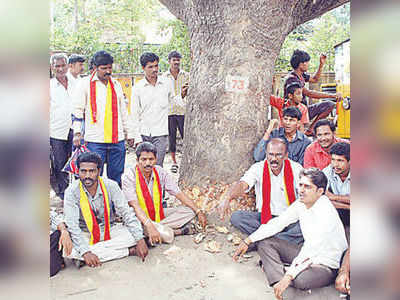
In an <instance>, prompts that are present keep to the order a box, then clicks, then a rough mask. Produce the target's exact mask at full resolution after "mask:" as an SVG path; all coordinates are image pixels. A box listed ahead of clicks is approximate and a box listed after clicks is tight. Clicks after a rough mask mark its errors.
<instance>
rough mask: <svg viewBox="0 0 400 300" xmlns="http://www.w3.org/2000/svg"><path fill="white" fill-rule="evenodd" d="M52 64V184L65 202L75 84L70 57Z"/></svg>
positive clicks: (57, 56) (58, 58) (52, 60)
mask: <svg viewBox="0 0 400 300" xmlns="http://www.w3.org/2000/svg"><path fill="white" fill-rule="evenodd" d="M50 64H51V67H52V68H53V71H54V73H55V77H54V78H52V79H51V80H50V126H49V127H50V128H49V129H50V157H51V165H52V168H51V173H50V183H51V187H52V188H53V190H54V192H55V193H56V194H57V196H58V197H60V198H61V199H64V191H65V189H66V188H67V186H68V174H67V173H64V172H62V171H61V170H62V169H63V167H64V165H65V164H66V162H67V160H68V158H69V157H70V156H71V151H72V130H71V125H72V119H71V112H72V100H71V94H72V84H71V83H70V81H69V80H68V78H67V76H66V74H67V70H68V65H67V56H66V55H65V54H54V55H53V56H52V57H51V58H50Z"/></svg>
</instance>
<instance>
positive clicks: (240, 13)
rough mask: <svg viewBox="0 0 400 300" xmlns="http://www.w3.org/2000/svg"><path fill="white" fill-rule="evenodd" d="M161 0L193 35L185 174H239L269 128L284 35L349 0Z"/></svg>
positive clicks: (186, 178)
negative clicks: (272, 93)
mask: <svg viewBox="0 0 400 300" xmlns="http://www.w3.org/2000/svg"><path fill="white" fill-rule="evenodd" d="M160 2H161V3H163V4H164V5H165V6H166V7H167V8H168V9H169V10H170V11H171V12H172V13H173V14H174V15H175V16H176V17H177V18H179V19H181V20H182V21H183V22H185V23H186V24H187V26H188V29H189V32H190V37H191V48H192V49H191V50H192V68H191V71H190V78H191V80H190V87H189V95H188V102H189V103H188V105H187V109H186V117H185V139H184V157H183V161H182V166H181V174H180V182H181V183H182V182H184V184H185V185H189V186H191V185H203V184H205V183H206V182H207V181H208V180H213V181H214V180H215V181H217V182H221V181H222V182H232V181H234V180H237V179H239V177H240V176H241V175H242V174H243V172H244V171H245V170H246V169H247V168H248V167H249V166H250V165H251V164H252V163H253V159H252V151H253V149H254V147H255V145H256V143H257V141H258V140H259V139H260V138H261V137H262V135H263V133H264V131H265V129H266V126H267V123H268V120H267V111H268V105H269V95H270V93H271V89H272V86H271V85H272V76H273V72H274V64H275V60H276V58H277V57H278V55H279V51H280V49H281V46H282V43H283V42H284V39H285V37H286V36H287V35H288V34H289V33H290V32H291V31H292V30H293V29H294V28H295V27H296V26H298V25H300V24H302V23H304V22H306V21H308V20H311V19H313V18H316V17H318V16H320V15H322V14H323V13H325V12H327V11H329V10H331V9H333V8H335V7H337V6H340V5H342V4H343V3H346V2H348V0H285V1H282V0H253V1H244V0H160ZM178 50H179V49H178Z"/></svg>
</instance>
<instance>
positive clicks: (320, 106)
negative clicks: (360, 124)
mask: <svg viewBox="0 0 400 300" xmlns="http://www.w3.org/2000/svg"><path fill="white" fill-rule="evenodd" d="M335 105H336V104H335V102H333V101H329V100H326V101H323V102H320V103H315V104H311V105H309V106H308V116H309V119H310V121H312V119H314V118H315V117H316V116H319V115H320V114H322V113H324V112H328V111H329V113H330V112H331V111H332V110H333V109H334V108H335Z"/></svg>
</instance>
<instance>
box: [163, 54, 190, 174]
mask: <svg viewBox="0 0 400 300" xmlns="http://www.w3.org/2000/svg"><path fill="white" fill-rule="evenodd" d="M181 58H182V55H181V54H180V53H179V52H177V51H172V52H171V53H170V54H168V63H169V66H170V68H169V70H168V71H167V72H165V73H164V76H165V77H166V78H169V79H171V81H172V83H173V89H174V97H175V98H177V101H176V100H175V101H174V102H173V103H170V105H169V115H168V133H169V151H170V152H171V158H172V162H173V165H172V167H171V171H172V172H173V173H176V172H177V171H178V165H177V163H176V157H175V152H176V131H177V129H179V132H180V134H181V137H182V139H183V128H184V122H185V115H184V114H185V105H184V102H183V99H184V98H185V97H186V95H187V91H188V87H189V85H188V84H189V74H188V73H186V72H185V71H183V70H181V69H180V64H181ZM180 102H182V104H183V105H178V104H177V103H180Z"/></svg>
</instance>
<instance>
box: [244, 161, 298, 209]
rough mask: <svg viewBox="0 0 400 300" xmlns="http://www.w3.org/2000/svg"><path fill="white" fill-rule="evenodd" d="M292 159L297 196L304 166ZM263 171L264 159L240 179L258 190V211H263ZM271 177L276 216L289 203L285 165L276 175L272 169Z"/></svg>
mask: <svg viewBox="0 0 400 300" xmlns="http://www.w3.org/2000/svg"><path fill="white" fill-rule="evenodd" d="M289 161H290V165H291V167H292V170H293V179H294V184H293V186H294V188H295V195H296V198H297V188H296V187H297V185H298V182H299V176H300V172H301V170H303V167H302V166H301V165H299V164H298V163H296V162H294V161H291V160H289ZM263 173H264V161H260V162H258V163H255V164H253V165H252V166H251V167H250V169H248V170H247V171H246V173H244V175H243V177H242V178H241V179H240V181H244V182H246V183H247V184H248V185H249V190H250V189H251V188H252V187H253V186H255V192H256V209H257V211H258V212H261V209H262V204H263V196H262V183H263ZM270 178H271V204H270V206H271V214H272V215H274V216H279V215H280V214H281V213H282V212H284V211H285V210H286V209H287V207H288V203H287V200H286V195H285V182H284V172H283V167H282V170H281V172H280V173H279V174H278V175H277V176H276V175H274V174H273V173H272V172H271V171H270Z"/></svg>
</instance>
